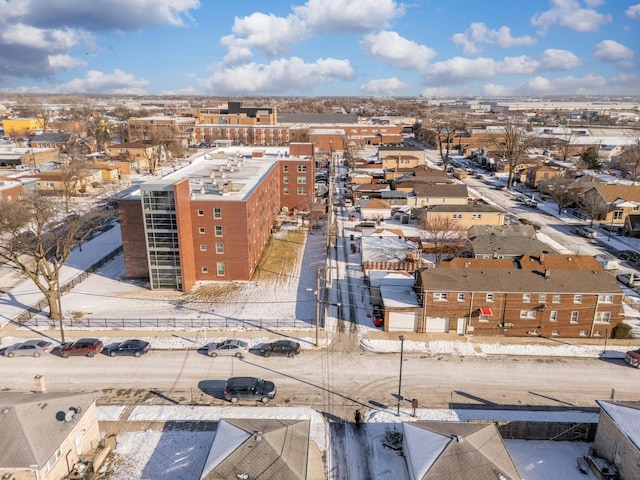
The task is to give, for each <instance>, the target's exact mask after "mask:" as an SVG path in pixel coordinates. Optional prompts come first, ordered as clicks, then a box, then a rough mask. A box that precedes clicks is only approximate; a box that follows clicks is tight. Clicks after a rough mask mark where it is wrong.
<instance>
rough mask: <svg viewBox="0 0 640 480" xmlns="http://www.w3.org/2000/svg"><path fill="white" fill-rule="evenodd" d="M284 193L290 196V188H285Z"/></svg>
mask: <svg viewBox="0 0 640 480" xmlns="http://www.w3.org/2000/svg"><path fill="white" fill-rule="evenodd" d="M282 193H284V194H285V195H289V187H284V188H283V189H282Z"/></svg>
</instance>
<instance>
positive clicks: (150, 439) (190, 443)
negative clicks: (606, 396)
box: [98, 406, 598, 480]
mask: <svg viewBox="0 0 640 480" xmlns="http://www.w3.org/2000/svg"><path fill="white" fill-rule="evenodd" d="M115 412H116V408H114V407H98V415H99V417H100V418H101V419H102V418H111V419H115V420H118V418H119V417H118V418H116V416H115ZM121 414H122V412H120V415H121ZM222 418H286V419H299V418H304V419H309V420H310V425H311V431H310V434H311V440H313V441H314V442H315V443H316V444H317V445H318V448H319V449H320V450H321V451H326V450H325V449H326V447H327V446H328V445H329V443H328V426H327V423H326V422H325V421H324V418H323V417H322V416H321V415H320V414H319V413H317V412H315V411H313V410H310V409H307V408H287V407H238V406H233V407H184V406H139V407H135V408H134V410H133V411H132V413H131V414H130V415H129V417H128V418H127V419H126V420H128V421H166V420H171V421H177V422H180V421H194V420H205V421H218V420H220V419H222ZM597 418H598V414H594V413H589V412H581V411H569V412H549V411H538V412H531V411H528V412H524V411H522V412H520V411H511V410H508V411H492V410H431V409H418V410H417V411H416V417H415V418H414V417H411V416H409V414H408V413H407V412H403V413H402V416H401V417H397V416H395V414H394V413H393V412H391V411H383V412H380V411H378V412H374V413H372V414H371V415H370V416H369V417H368V418H367V422H365V423H364V424H363V425H362V426H361V427H360V429H355V428H353V426H352V425H350V424H348V425H346V428H345V442H344V444H343V445H342V447H341V448H343V449H344V452H342V453H343V455H341V456H342V457H344V458H346V459H347V461H348V463H349V465H347V466H346V468H347V470H346V472H347V473H348V475H347V476H348V478H354V479H359V478H395V479H398V480H404V479H408V478H409V477H408V473H407V469H406V464H405V460H404V457H403V456H402V455H401V454H400V452H399V451H397V450H394V449H391V448H389V447H388V446H387V445H385V444H386V443H388V442H385V440H386V439H387V438H388V437H389V434H390V433H393V432H398V433H401V432H402V429H403V427H402V425H401V424H400V423H399V422H402V421H404V422H409V421H416V420H437V421H463V422H465V421H470V420H511V421H514V420H520V421H558V420H564V421H571V422H588V423H593V422H596V421H597ZM121 421H122V420H121ZM214 436H215V432H210V431H208V432H186V431H163V432H160V431H152V430H145V431H140V432H127V433H123V434H120V435H118V436H117V448H116V450H115V453H116V456H115V459H114V460H112V462H111V465H110V467H111V470H112V471H113V474H112V476H111V477H110V478H111V479H113V480H121V479H122V480H125V479H130V478H140V479H160V480H162V479H167V480H168V479H172V480H176V479H177V480H182V479H185V480H187V479H192V478H198V475H199V474H200V473H201V472H202V468H203V466H204V462H205V461H206V457H207V454H208V452H209V448H210V446H211V443H212V442H213V438H214ZM505 445H506V447H507V449H508V450H509V453H510V454H511V457H512V459H513V461H514V463H515V464H516V467H517V468H518V471H519V472H520V474H521V475H522V478H523V480H547V479H550V478H562V479H563V480H574V479H575V480H578V479H581V480H584V479H587V480H591V479H592V478H594V477H590V476H587V475H584V474H582V473H580V472H579V471H578V469H577V468H576V458H577V457H578V456H582V455H585V454H586V453H588V451H589V447H590V446H592V444H589V443H581V442H573V443H572V442H553V441H532V440H505ZM362 455H368V456H369V458H368V462H363V460H362ZM367 463H368V471H366V472H364V471H363V464H364V465H366V464H367ZM343 476H344V475H343Z"/></svg>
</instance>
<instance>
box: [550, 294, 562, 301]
mask: <svg viewBox="0 0 640 480" xmlns="http://www.w3.org/2000/svg"><path fill="white" fill-rule="evenodd" d="M551 303H560V295H554V296H553V297H551Z"/></svg>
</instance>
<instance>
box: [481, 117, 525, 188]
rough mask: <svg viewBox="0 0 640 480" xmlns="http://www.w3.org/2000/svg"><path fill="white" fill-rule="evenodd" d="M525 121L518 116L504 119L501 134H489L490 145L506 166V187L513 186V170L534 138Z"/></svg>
mask: <svg viewBox="0 0 640 480" xmlns="http://www.w3.org/2000/svg"><path fill="white" fill-rule="evenodd" d="M527 127H528V124H527V123H526V119H525V118H524V117H523V116H520V115H513V116H509V117H507V118H506V119H505V122H504V125H503V128H502V131H501V133H496V132H489V137H490V138H491V143H492V145H493V147H494V148H495V149H496V150H497V153H498V154H499V155H500V156H501V157H502V159H503V161H504V162H505V164H506V165H507V170H508V172H509V176H508V178H507V187H511V185H512V184H513V177H514V169H515V167H516V165H518V163H520V162H521V161H522V160H523V158H524V156H525V155H526V154H527V152H528V151H529V149H530V148H531V146H532V144H533V140H534V136H533V134H532V132H531V131H530V130H528V128H527Z"/></svg>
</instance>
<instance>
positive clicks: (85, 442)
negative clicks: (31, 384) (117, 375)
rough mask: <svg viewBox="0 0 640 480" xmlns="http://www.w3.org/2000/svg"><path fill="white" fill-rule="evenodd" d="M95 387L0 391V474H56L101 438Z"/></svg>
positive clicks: (78, 461)
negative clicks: (66, 390)
mask: <svg viewBox="0 0 640 480" xmlns="http://www.w3.org/2000/svg"><path fill="white" fill-rule="evenodd" d="M96 398H97V395H96V394H94V393H54V392H29V393H21V392H0V432H2V434H1V435H0V478H5V477H4V476H3V475H5V474H6V475H7V477H6V478H15V479H16V480H18V479H29V478H37V479H38V480H54V479H55V480H59V479H60V478H66V476H67V475H68V474H69V473H70V472H72V471H73V470H74V469H77V470H78V471H84V470H85V469H87V468H96V469H97V468H98V467H99V465H95V464H93V462H92V459H93V458H94V454H95V453H96V452H97V450H98V447H99V443H100V429H99V426H98V417H97V413H96V404H95V401H96Z"/></svg>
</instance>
